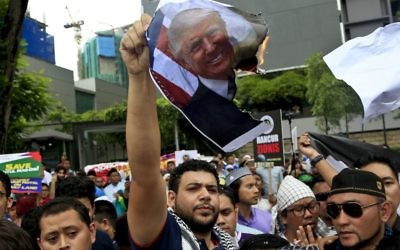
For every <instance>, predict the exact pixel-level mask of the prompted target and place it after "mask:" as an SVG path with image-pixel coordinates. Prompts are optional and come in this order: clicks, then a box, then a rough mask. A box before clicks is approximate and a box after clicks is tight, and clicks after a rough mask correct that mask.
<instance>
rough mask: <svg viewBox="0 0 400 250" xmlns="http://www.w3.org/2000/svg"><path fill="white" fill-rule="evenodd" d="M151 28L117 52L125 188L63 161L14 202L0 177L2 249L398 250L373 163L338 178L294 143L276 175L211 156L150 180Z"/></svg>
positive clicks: (156, 171) (383, 167) (392, 180)
mask: <svg viewBox="0 0 400 250" xmlns="http://www.w3.org/2000/svg"><path fill="white" fill-rule="evenodd" d="M149 22H150V17H149V16H147V15H143V16H142V19H141V20H140V21H138V22H135V24H134V26H133V27H132V28H131V29H130V30H129V31H128V32H127V34H126V35H125V36H124V38H123V39H122V42H121V53H122V57H123V59H124V61H125V63H126V65H127V69H128V72H129V81H130V87H129V98H128V111H127V151H128V158H129V164H130V166H132V167H131V178H124V177H121V173H120V172H119V171H118V170H117V169H115V168H111V169H110V170H109V171H108V173H107V176H100V175H99V174H98V173H96V171H88V172H87V173H85V172H83V171H80V170H76V171H75V170H74V169H75V168H73V167H72V166H71V163H70V162H69V161H68V159H67V158H66V157H64V156H63V158H62V160H61V162H60V164H59V165H58V166H57V167H56V168H55V169H54V171H52V173H50V172H47V171H46V170H45V165H44V167H43V169H42V172H41V177H42V186H41V192H40V193H38V194H32V193H28V194H13V193H12V192H11V183H10V179H9V177H8V176H7V175H6V174H5V173H3V172H1V171H0V217H2V218H4V219H3V220H1V221H0V248H1V249H22V250H24V249H44V250H48V249H111V250H112V249H121V250H124V249H170V250H175V249H184V250H193V249H194V250H203V249H215V250H218V249H219V250H222V249H225V250H231V249H232V250H235V249H243V250H250V249H252V250H255V249H326V250H330V249H335V250H341V249H360V250H361V249H363V250H364V249H365V250H367V249H393V250H394V249H400V219H399V216H398V214H397V208H398V207H399V205H400V184H399V179H398V171H397V169H398V166H395V165H394V164H393V163H392V162H391V160H390V159H388V158H384V157H382V156H379V155H374V154H373V152H370V153H371V154H368V155H366V156H364V157H360V159H359V161H357V162H356V163H355V164H354V165H353V166H349V168H345V169H343V170H341V171H340V172H337V170H335V168H333V167H332V166H331V164H330V163H329V162H328V161H327V160H326V159H325V158H324V157H323V156H322V155H321V154H320V152H318V151H317V150H316V149H315V148H313V147H312V146H311V143H310V138H309V136H308V135H307V134H303V135H301V136H300V138H299V140H298V144H299V145H298V148H299V152H298V153H297V154H296V155H295V157H293V158H292V159H291V160H290V161H289V162H287V163H286V164H284V166H271V165H267V164H263V163H258V162H256V160H255V159H254V156H253V155H251V154H246V155H243V156H238V157H237V156H236V155H235V154H226V155H222V154H216V155H215V156H214V157H213V159H212V160H211V161H209V162H207V161H202V160H197V159H190V158H189V157H188V156H187V155H185V156H184V158H183V159H182V160H183V163H181V164H180V165H178V166H176V164H175V162H174V161H170V162H168V164H167V168H166V169H160V156H159V154H160V144H161V143H160V134H159V127H158V126H159V125H158V118H157V109H156V101H155V99H156V96H157V95H156V90H155V87H154V85H153V83H152V82H151V77H150V75H149V69H148V65H149V58H148V55H147V54H146V51H147V49H148V48H147V46H146V42H145V38H144V33H145V27H147V25H148V24H149ZM144 141H145V142H146V143H143V142H144ZM3 246H7V248H3Z"/></svg>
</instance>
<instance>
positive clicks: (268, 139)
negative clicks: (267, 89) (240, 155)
mask: <svg viewBox="0 0 400 250" xmlns="http://www.w3.org/2000/svg"><path fill="white" fill-rule="evenodd" d="M261 120H262V121H263V122H265V123H266V124H268V125H269V126H271V127H272V131H271V132H270V133H264V134H261V135H259V136H257V137H256V139H255V140H254V141H253V146H254V155H255V161H256V163H257V164H258V165H260V164H261V162H263V163H262V164H261V165H266V166H267V167H273V166H283V164H284V158H283V142H282V112H281V110H280V109H279V110H274V111H270V112H267V113H265V114H264V115H263V116H262V117H261Z"/></svg>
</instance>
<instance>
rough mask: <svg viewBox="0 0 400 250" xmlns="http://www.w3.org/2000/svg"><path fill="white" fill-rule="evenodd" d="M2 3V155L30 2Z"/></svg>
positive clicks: (0, 8) (0, 24) (0, 61)
mask: <svg viewBox="0 0 400 250" xmlns="http://www.w3.org/2000/svg"><path fill="white" fill-rule="evenodd" d="M0 1H1V2H0V3H1V4H0V96H1V98H0V117H1V119H2V121H1V122H0V153H5V152H6V147H7V135H8V127H9V123H10V114H11V98H12V92H13V80H14V76H15V70H16V65H17V55H18V46H19V41H20V35H21V30H22V23H23V20H24V15H25V11H26V8H27V6H28V0H12V1H11V0H10V1H7V0H0Z"/></svg>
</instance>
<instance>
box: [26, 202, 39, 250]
mask: <svg viewBox="0 0 400 250" xmlns="http://www.w3.org/2000/svg"><path fill="white" fill-rule="evenodd" d="M42 210H43V207H35V208H33V209H31V210H29V211H28V212H27V213H26V214H25V215H24V217H23V218H22V221H21V228H22V229H24V230H25V231H26V232H27V233H28V234H29V236H30V237H31V239H32V242H33V244H32V245H33V249H34V250H36V249H40V247H39V246H38V244H37V240H36V239H37V238H39V237H40V230H39V217H40V215H41V213H42Z"/></svg>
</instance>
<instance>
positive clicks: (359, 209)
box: [325, 168, 400, 250]
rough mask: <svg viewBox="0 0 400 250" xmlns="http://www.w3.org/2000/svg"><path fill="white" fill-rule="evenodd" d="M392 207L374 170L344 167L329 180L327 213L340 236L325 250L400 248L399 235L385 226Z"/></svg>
mask: <svg viewBox="0 0 400 250" xmlns="http://www.w3.org/2000/svg"><path fill="white" fill-rule="evenodd" d="M392 210H393V206H392V204H391V203H389V202H388V201H386V194H385V188H384V185H383V182H382V180H381V179H380V178H379V177H378V176H377V175H375V174H374V173H371V172H368V171H360V170H355V169H349V168H347V169H344V170H342V171H341V172H340V173H339V174H338V175H336V176H335V177H334V178H333V180H332V189H331V192H330V194H329V198H328V200H327V213H328V215H329V216H330V217H331V218H332V223H333V225H334V226H335V228H336V231H337V233H338V236H339V238H338V239H337V240H335V241H334V242H333V243H332V244H330V245H327V246H326V247H325V250H330V249H335V250H338V249H339V250H340V249H400V248H399V247H400V244H399V239H398V238H399V237H398V236H396V235H395V234H394V233H393V231H392V229H391V227H390V226H388V225H386V222H387V221H388V220H389V218H390V215H391V213H392Z"/></svg>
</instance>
